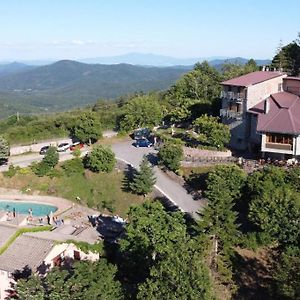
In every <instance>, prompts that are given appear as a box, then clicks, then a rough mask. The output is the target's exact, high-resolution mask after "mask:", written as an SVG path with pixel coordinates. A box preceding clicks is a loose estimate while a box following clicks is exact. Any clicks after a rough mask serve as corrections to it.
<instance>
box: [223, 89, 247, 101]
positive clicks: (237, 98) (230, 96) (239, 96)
mask: <svg viewBox="0 0 300 300" xmlns="http://www.w3.org/2000/svg"><path fill="white" fill-rule="evenodd" d="M221 98H225V99H230V100H235V101H237V102H241V101H243V100H245V93H235V92H226V91H221Z"/></svg>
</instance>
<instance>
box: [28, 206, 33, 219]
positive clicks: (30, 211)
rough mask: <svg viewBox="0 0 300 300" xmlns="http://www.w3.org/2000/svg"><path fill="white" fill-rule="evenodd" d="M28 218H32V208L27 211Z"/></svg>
mask: <svg viewBox="0 0 300 300" xmlns="http://www.w3.org/2000/svg"><path fill="white" fill-rule="evenodd" d="M28 213H29V216H30V217H32V208H29V209H28Z"/></svg>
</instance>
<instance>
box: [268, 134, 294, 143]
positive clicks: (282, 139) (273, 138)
mask: <svg viewBox="0 0 300 300" xmlns="http://www.w3.org/2000/svg"><path fill="white" fill-rule="evenodd" d="M267 143H275V144H289V145H293V137H292V136H291V135H288V134H271V133H267Z"/></svg>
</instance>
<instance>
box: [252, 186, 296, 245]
mask: <svg viewBox="0 0 300 300" xmlns="http://www.w3.org/2000/svg"><path fill="white" fill-rule="evenodd" d="M296 199H297V200H296ZM297 202H299V196H298V194H295V193H294V192H293V191H291V189H290V188H289V187H287V186H283V187H277V188H275V187H274V188H273V189H272V190H269V191H268V190H267V191H266V192H264V193H263V194H262V196H260V197H256V198H254V199H253V200H252V201H251V203H250V209H249V220H250V221H252V222H253V223H254V224H255V225H257V226H258V227H259V229H260V230H262V231H264V232H266V233H268V234H269V235H270V236H271V237H272V238H274V239H276V240H278V241H279V242H280V243H281V244H283V245H292V244H297V243H299V240H300V209H299V207H298V206H297V204H296V203H297Z"/></svg>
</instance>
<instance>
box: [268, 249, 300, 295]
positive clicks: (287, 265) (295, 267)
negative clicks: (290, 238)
mask: <svg viewBox="0 0 300 300" xmlns="http://www.w3.org/2000/svg"><path fill="white" fill-rule="evenodd" d="M274 279H275V282H276V289H275V295H274V296H276V297H278V298H279V297H280V299H290V300H292V299H299V298H300V284H299V283H300V248H299V247H288V248H287V249H285V250H284V251H283V252H282V253H281V254H280V259H279V261H278V262H277V264H276V268H275V272H274Z"/></svg>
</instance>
